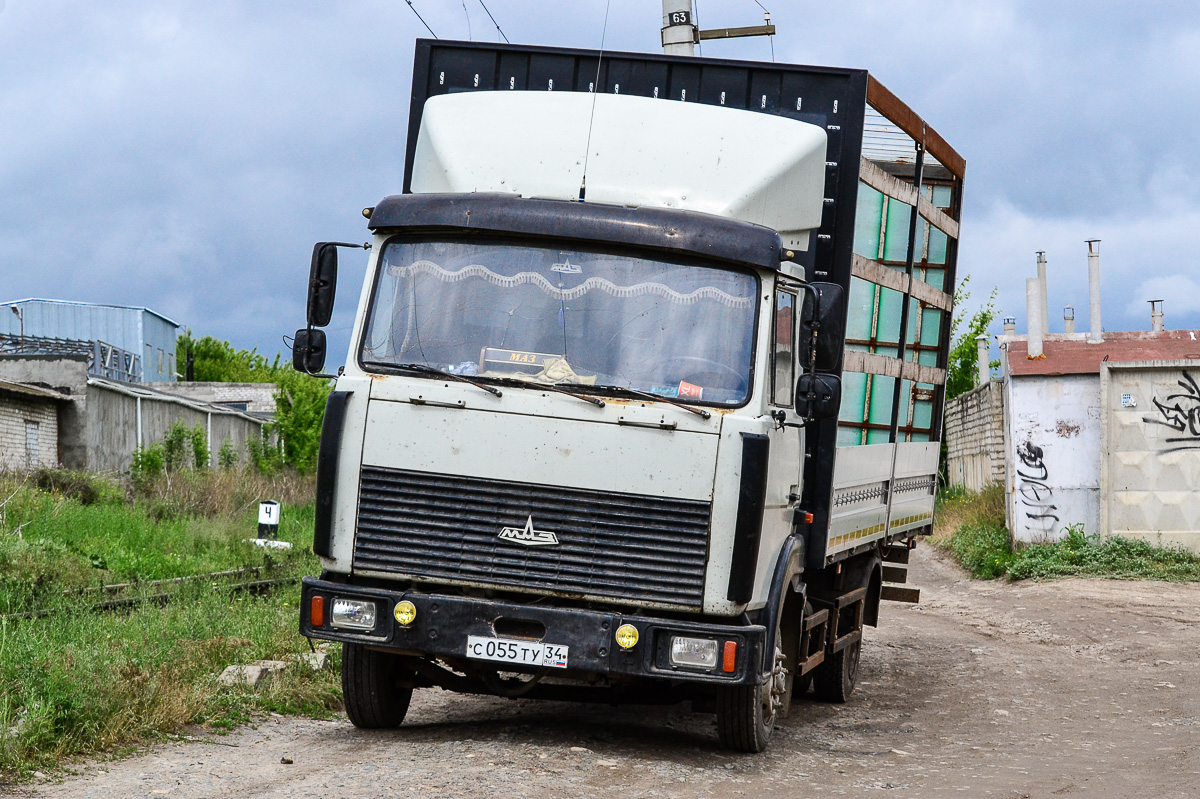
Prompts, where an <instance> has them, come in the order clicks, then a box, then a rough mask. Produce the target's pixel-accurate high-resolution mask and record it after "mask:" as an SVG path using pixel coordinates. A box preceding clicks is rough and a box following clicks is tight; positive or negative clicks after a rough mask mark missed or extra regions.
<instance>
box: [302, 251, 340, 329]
mask: <svg viewBox="0 0 1200 799" xmlns="http://www.w3.org/2000/svg"><path fill="white" fill-rule="evenodd" d="M337 261H338V258H337V246H336V245H334V244H333V242H327V241H322V242H318V243H317V245H316V246H315V247H313V254H312V266H311V267H310V268H309V270H308V326H309V327H325V325H327V324H329V319H330V317H332V316H333V295H334V293H335V292H336V290H337V268H338V264H337ZM296 340H297V341H299V340H300V339H299V337H297V339H296Z"/></svg>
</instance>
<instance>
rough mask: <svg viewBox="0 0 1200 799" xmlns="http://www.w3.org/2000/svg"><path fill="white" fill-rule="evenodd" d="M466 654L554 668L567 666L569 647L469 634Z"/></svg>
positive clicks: (486, 658) (524, 664) (505, 661)
mask: <svg viewBox="0 0 1200 799" xmlns="http://www.w3.org/2000/svg"><path fill="white" fill-rule="evenodd" d="M466 655H467V657H469V658H474V659H475V660H496V661H499V662H501V663H519V664H520V665H522V666H548V667H550V668H553V669H565V668H566V667H567V647H566V646H564V645H563V644H542V643H538V642H536V641H516V640H513V639H511V638H488V637H487V636H484V635H468V636H467V652H466Z"/></svg>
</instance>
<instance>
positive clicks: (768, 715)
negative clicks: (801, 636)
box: [761, 646, 788, 727]
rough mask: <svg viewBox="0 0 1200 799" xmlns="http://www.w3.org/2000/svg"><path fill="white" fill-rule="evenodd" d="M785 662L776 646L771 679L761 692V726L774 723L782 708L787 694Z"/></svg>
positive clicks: (768, 725)
mask: <svg viewBox="0 0 1200 799" xmlns="http://www.w3.org/2000/svg"><path fill="white" fill-rule="evenodd" d="M785 662H786V658H785V657H784V654H783V650H782V649H780V648H779V647H778V646H776V647H775V666H774V667H773V668H772V669H771V678H770V679H769V680H767V682H766V684H765V685H763V691H762V703H761V704H762V711H763V724H764V725H765V726H767V727H770V726H772V725H773V724H774V723H775V717H776V715H777V714H778V713H779V710H780V709H781V708H782V707H783V702H784V697H785V696H786V694H787V675H788V670H787V666H785V665H784V663H785Z"/></svg>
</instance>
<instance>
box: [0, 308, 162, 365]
mask: <svg viewBox="0 0 1200 799" xmlns="http://www.w3.org/2000/svg"><path fill="white" fill-rule="evenodd" d="M178 332H179V324H178V323H176V322H175V321H173V320H171V319H168V318H167V317H165V316H163V315H162V314H160V313H158V312H157V311H152V310H151V309H149V308H140V307H135V306H127V305H98V304H95V303H88V302H73V301H71V300H47V299H36V298H34V299H24V300H13V301H11V302H6V303H3V307H2V308H0V335H7V336H12V337H16V336H21V335H24V336H30V337H34V336H36V337H42V338H52V339H66V340H71V341H101V342H104V343H106V344H111V345H113V346H115V347H118V348H120V349H122V350H125V351H126V352H128V353H131V354H133V355H138V356H140V357H141V359H142V380H144V381H146V382H161V381H169V380H174V379H175V371H176V369H177V368H178V367H177V365H176V363H175V337H176V335H177V334H178Z"/></svg>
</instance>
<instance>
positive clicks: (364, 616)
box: [329, 596, 375, 630]
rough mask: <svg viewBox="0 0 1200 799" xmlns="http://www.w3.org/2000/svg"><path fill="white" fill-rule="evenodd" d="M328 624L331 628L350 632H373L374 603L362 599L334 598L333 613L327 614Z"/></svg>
mask: <svg viewBox="0 0 1200 799" xmlns="http://www.w3.org/2000/svg"><path fill="white" fill-rule="evenodd" d="M329 624H330V625H332V626H333V627H345V628H348V629H351V630H374V629H375V603H374V602H367V601H365V600H362V599H346V598H345V597H340V596H339V597H334V599H333V612H332V613H330V614H329Z"/></svg>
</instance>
